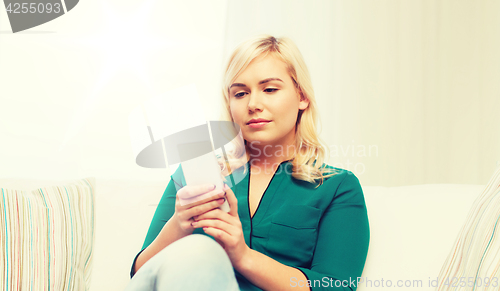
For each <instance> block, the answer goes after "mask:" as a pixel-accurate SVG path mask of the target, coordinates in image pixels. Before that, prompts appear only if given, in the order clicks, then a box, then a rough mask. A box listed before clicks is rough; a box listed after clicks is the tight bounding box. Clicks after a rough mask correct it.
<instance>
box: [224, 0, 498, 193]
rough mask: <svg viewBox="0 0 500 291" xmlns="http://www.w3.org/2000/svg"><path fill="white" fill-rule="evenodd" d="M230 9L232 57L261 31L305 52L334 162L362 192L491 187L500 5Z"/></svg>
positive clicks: (281, 4)
mask: <svg viewBox="0 0 500 291" xmlns="http://www.w3.org/2000/svg"><path fill="white" fill-rule="evenodd" d="M229 3H230V5H229V8H228V28H227V31H228V32H227V36H226V51H227V50H228V49H227V48H228V47H231V46H233V45H234V44H235V43H238V42H239V41H241V40H242V39H244V38H246V37H247V36H249V35H253V34H256V33H270V34H273V35H275V36H288V37H290V38H292V39H293V40H294V41H295V42H296V44H297V45H298V47H299V49H300V50H301V52H302V54H303V56H304V58H305V61H306V63H307V64H308V67H309V70H310V72H311V76H312V80H313V85H314V88H315V91H316V97H317V101H318V104H319V105H320V106H319V107H320V111H321V120H322V124H323V131H322V137H323V138H324V140H325V142H326V143H327V146H328V147H329V148H330V149H332V152H331V155H330V156H331V158H330V164H332V165H337V166H339V167H343V168H348V169H350V170H351V171H353V172H354V173H355V174H357V175H358V177H359V178H360V180H361V182H362V184H364V185H382V186H399V185H411V184H423V183H469V184H486V182H487V181H488V180H489V178H490V176H491V175H492V173H493V170H494V169H495V166H496V163H497V161H498V160H500V114H498V108H500V82H499V81H498V80H500V17H499V16H500V2H498V1H479V2H477V1H455V0H447V1H397V0H394V1H362V0H356V1H307V2H306V1H288V0H281V1H252V2H251V3H250V2H249V1H231V2H229ZM268 3H269V4H268ZM243 12H244V17H243V16H242V13H243ZM249 23H251V24H252V25H249Z"/></svg>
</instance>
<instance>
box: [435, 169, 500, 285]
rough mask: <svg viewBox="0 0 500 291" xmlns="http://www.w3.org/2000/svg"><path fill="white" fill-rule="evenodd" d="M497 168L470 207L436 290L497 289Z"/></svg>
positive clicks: (499, 206)
mask: <svg viewBox="0 0 500 291" xmlns="http://www.w3.org/2000/svg"><path fill="white" fill-rule="evenodd" d="M499 220H500V167H498V168H497V170H496V171H495V173H494V174H493V176H492V177H491V179H490V181H489V182H488V184H487V186H486V187H485V188H484V190H483V191H482V192H481V194H480V195H479V197H478V198H477V199H476V200H475V201H474V203H473V204H472V206H471V207H470V210H469V214H468V216H467V219H466V220H465V223H463V225H462V227H461V229H460V232H459V233H458V236H456V240H455V243H454V244H453V246H452V248H451V250H450V251H449V254H448V257H447V259H446V261H445V263H444V265H443V266H442V268H441V272H440V273H439V286H438V288H437V289H436V290H457V288H460V287H462V288H463V289H464V290H465V289H467V290H473V289H474V290H499V289H500V253H499V250H500V235H499V232H500V223H499Z"/></svg>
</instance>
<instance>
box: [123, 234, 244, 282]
mask: <svg viewBox="0 0 500 291" xmlns="http://www.w3.org/2000/svg"><path fill="white" fill-rule="evenodd" d="M134 281H137V282H134ZM132 285H136V286H137V288H129V287H131V286H132ZM132 290H161V291H163V290H208V291H210V290H231V291H233V290H234V291H236V290H239V288H238V283H237V281H236V277H235V274H234V270H233V267H232V264H231V261H230V259H229V257H228V256H227V254H226V252H225V251H224V249H223V248H222V247H221V246H220V245H219V243H217V242H216V241H215V240H214V239H212V238H210V237H208V236H206V235H202V234H192V235H189V236H187V237H184V238H182V239H179V240H177V241H175V242H174V243H172V244H170V245H169V246H168V247H166V248H164V249H163V250H161V251H160V252H159V253H158V254H156V255H155V256H154V257H153V258H151V259H150V260H149V261H148V262H146V263H145V264H144V266H142V267H141V268H140V269H139V271H138V272H137V273H136V274H135V275H134V277H133V278H132V280H131V282H130V284H129V286H127V289H126V291H132Z"/></svg>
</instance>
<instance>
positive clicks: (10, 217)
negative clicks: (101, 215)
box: [0, 178, 95, 291]
mask: <svg viewBox="0 0 500 291" xmlns="http://www.w3.org/2000/svg"><path fill="white" fill-rule="evenodd" d="M36 185H38V186H36ZM0 194H1V197H0V200H1V203H0V249H2V251H0V262H3V263H2V264H0V289H1V290H8V291H10V290H16V291H17V290H88V289H89V286H90V278H91V276H90V275H91V270H92V261H93V246H94V201H95V196H94V195H95V180H94V178H87V179H81V180H77V181H72V182H61V183H56V184H49V183H47V182H41V181H23V180H0Z"/></svg>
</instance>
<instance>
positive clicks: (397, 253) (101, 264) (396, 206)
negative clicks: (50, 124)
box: [90, 179, 485, 291]
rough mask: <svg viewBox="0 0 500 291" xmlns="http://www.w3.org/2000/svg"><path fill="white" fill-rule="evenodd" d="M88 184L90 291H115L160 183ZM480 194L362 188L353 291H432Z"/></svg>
mask: <svg viewBox="0 0 500 291" xmlns="http://www.w3.org/2000/svg"><path fill="white" fill-rule="evenodd" d="M361 182H362V181H361ZM96 184H97V185H96V244H95V257H94V266H93V274H92V285H91V288H90V290H91V291H101V290H103V291H104V290H106V291H108V290H123V289H124V288H125V286H126V285H127V283H128V281H129V272H130V267H131V264H132V260H133V259H134V257H135V255H136V254H137V252H138V251H140V248H141V246H142V243H143V240H144V238H145V236H146V232H147V230H148V227H149V223H150V222H151V219H152V217H153V214H154V211H155V208H156V204H157V203H158V201H159V199H160V197H161V196H162V194H163V191H164V190H165V187H166V185H167V184H168V181H164V182H137V181H116V180H115V181H105V180H99V179H97V180H96ZM484 187H485V186H484V185H456V184H433V185H416V186H404V187H363V190H364V194H365V201H366V205H367V208H368V216H369V220H370V230H371V234H370V235H371V238H370V248H369V251H368V257H367V261H366V264H365V269H364V271H363V275H362V276H363V277H365V278H366V279H368V280H370V281H368V280H367V281H365V282H366V283H361V284H360V285H358V290H359V291H365V290H377V291H380V290H396V289H398V288H396V289H394V286H395V285H396V284H398V280H402V281H400V282H399V284H410V283H411V284H419V281H418V280H420V282H421V283H420V284H421V285H420V286H421V287H418V290H422V291H423V290H434V288H433V287H432V286H429V280H435V279H436V277H437V276H438V275H439V272H440V270H441V267H442V266H443V264H444V262H445V259H446V257H447V256H448V254H449V253H450V251H451V248H452V246H453V243H454V242H455V239H456V238H457V235H458V233H459V230H460V229H461V227H462V225H463V223H464V222H465V219H466V217H467V214H468V212H469V210H470V208H471V206H472V204H473V202H474V200H475V199H476V198H477V197H478V196H479V195H480V193H481V192H482V190H483V189H484ZM382 280H383V282H384V283H383V284H384V286H386V285H387V280H391V283H392V285H393V286H392V287H382ZM414 280H417V281H415V282H414ZM370 282H371V287H370ZM377 286H378V287H377ZM412 286H415V287H413V288H417V285H412ZM413 288H411V287H410V289H413Z"/></svg>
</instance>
